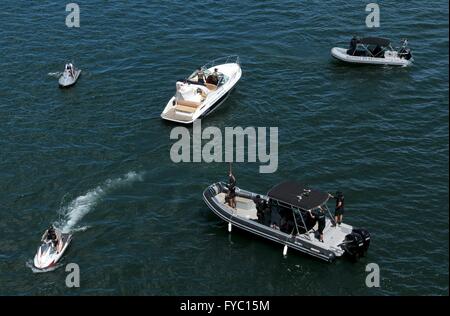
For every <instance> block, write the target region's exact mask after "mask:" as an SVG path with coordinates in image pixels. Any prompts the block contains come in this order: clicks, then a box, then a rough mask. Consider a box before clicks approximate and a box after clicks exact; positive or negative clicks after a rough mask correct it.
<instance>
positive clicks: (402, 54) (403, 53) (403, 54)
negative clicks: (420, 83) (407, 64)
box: [398, 39, 412, 60]
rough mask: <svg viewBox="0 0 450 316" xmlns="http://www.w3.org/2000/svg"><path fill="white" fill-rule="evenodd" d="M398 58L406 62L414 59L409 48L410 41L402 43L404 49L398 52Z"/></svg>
mask: <svg viewBox="0 0 450 316" xmlns="http://www.w3.org/2000/svg"><path fill="white" fill-rule="evenodd" d="M398 56H399V57H400V58H404V59H406V60H410V59H411V57H412V54H411V49H410V48H409V47H408V40H407V39H404V40H403V43H402V48H400V50H399V51H398Z"/></svg>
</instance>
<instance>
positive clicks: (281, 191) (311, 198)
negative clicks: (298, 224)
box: [267, 181, 329, 211]
mask: <svg viewBox="0 0 450 316" xmlns="http://www.w3.org/2000/svg"><path fill="white" fill-rule="evenodd" d="M267 195H268V196H269V198H271V199H273V200H277V201H280V202H284V203H286V204H289V205H291V206H294V207H298V208H299V209H301V210H304V211H309V210H312V209H314V208H316V207H319V206H321V205H323V204H325V203H326V202H327V201H328V199H329V195H328V193H326V192H321V191H317V190H313V189H310V188H308V187H307V186H305V185H304V184H301V183H298V182H295V181H286V182H283V183H280V184H278V185H276V186H274V187H273V188H272V189H271V190H270V191H269V192H268V193H267Z"/></svg>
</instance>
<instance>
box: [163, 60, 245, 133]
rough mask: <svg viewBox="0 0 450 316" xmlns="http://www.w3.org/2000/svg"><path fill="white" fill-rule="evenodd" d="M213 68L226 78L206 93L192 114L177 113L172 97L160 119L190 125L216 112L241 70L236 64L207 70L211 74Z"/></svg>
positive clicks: (217, 66) (235, 82) (175, 103)
mask: <svg viewBox="0 0 450 316" xmlns="http://www.w3.org/2000/svg"><path fill="white" fill-rule="evenodd" d="M214 68H218V71H219V72H221V73H223V74H225V75H226V76H227V77H228V80H227V81H226V82H225V83H224V84H222V85H220V86H219V87H217V89H216V90H214V91H208V94H207V96H206V99H205V100H204V101H203V102H201V104H200V105H199V106H198V107H197V108H196V109H195V111H192V112H184V111H179V110H178V107H177V102H176V96H173V97H172V98H171V99H170V100H169V102H167V104H166V107H165V108H164V111H163V112H162V113H161V118H162V119H164V120H167V121H172V122H176V123H181V124H192V123H193V122H194V121H195V120H197V119H199V118H203V117H205V116H206V115H209V114H210V113H212V112H213V111H214V110H216V109H217V108H218V107H219V106H220V105H221V104H222V103H223V102H224V101H225V100H226V99H227V98H228V96H229V94H230V92H231V90H232V89H233V88H234V87H235V85H236V84H237V82H238V81H239V79H240V78H241V75H242V70H241V67H240V66H239V64H237V63H227V64H221V65H216V66H214V67H211V68H208V70H209V71H211V72H212V71H213V70H214ZM188 85H189V83H188ZM194 86H196V85H195V84H194Z"/></svg>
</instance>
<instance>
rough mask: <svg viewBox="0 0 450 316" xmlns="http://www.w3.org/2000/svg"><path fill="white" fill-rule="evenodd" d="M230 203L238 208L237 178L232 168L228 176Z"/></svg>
mask: <svg viewBox="0 0 450 316" xmlns="http://www.w3.org/2000/svg"><path fill="white" fill-rule="evenodd" d="M228 205H229V206H230V207H232V208H234V209H235V208H236V178H235V177H234V175H233V173H232V172H231V170H230V174H229V178H228Z"/></svg>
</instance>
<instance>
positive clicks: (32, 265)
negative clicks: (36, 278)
mask: <svg viewBox="0 0 450 316" xmlns="http://www.w3.org/2000/svg"><path fill="white" fill-rule="evenodd" d="M25 266H26V267H27V268H30V269H31V271H33V273H45V272H50V271H55V270H56V269H58V268H59V267H60V266H62V264H60V263H57V264H56V265H54V266H52V267H50V268H46V269H38V268H36V267H35V266H34V264H33V259H30V260H28V261H27V262H26V263H25Z"/></svg>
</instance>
